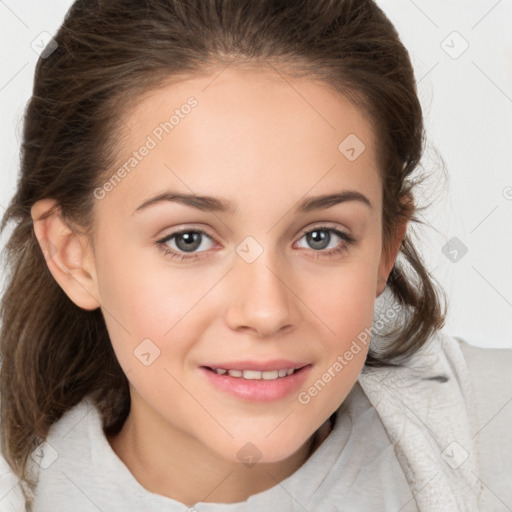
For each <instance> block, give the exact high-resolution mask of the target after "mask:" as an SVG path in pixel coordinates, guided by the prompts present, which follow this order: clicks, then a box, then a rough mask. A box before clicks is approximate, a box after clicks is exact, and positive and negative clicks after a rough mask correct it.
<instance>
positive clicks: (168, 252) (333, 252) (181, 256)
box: [156, 226, 356, 261]
mask: <svg viewBox="0 0 512 512" xmlns="http://www.w3.org/2000/svg"><path fill="white" fill-rule="evenodd" d="M313 231H328V232H330V233H334V234H335V235H337V236H338V237H339V238H341V239H342V240H344V243H343V244H341V245H340V246H338V247H335V248H334V249H329V250H328V251H326V250H319V251H315V250H314V249H312V250H313V252H316V253H317V254H316V256H315V259H318V258H319V257H327V258H333V257H335V256H337V255H339V254H342V253H344V252H345V251H348V250H349V246H350V245H351V244H353V243H354V242H355V241H356V240H355V239H354V238H353V237H352V236H350V235H348V234H347V233H344V232H343V231H339V230H338V229H335V228H331V227H329V226H315V227H313V228H311V229H309V230H307V231H304V232H303V233H302V234H301V236H300V238H299V240H300V239H301V238H302V237H303V236H305V235H307V234H309V233H312V232H313ZM184 233H200V234H201V235H205V236H207V237H208V238H210V239H212V240H214V239H213V237H211V236H210V235H209V234H208V233H207V232H206V231H204V230H202V229H199V228H194V229H182V230H180V231H175V232H174V233H171V234H169V235H167V236H166V237H165V238H162V239H160V240H157V241H156V245H157V246H158V248H159V249H160V250H161V251H162V252H163V254H164V256H168V257H170V258H172V259H174V258H178V260H179V261H183V260H190V261H194V260H196V259H198V258H201V257H202V256H201V253H190V254H186V253H179V252H176V251H175V250H174V249H169V246H168V245H167V242H168V241H169V240H172V239H173V238H174V237H175V236H177V235H182V234H184ZM214 241H215V240H214ZM202 252H206V251H202Z"/></svg>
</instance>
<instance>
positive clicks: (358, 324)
mask: <svg viewBox="0 0 512 512" xmlns="http://www.w3.org/2000/svg"><path fill="white" fill-rule="evenodd" d="M215 77H216V78H215ZM189 98H193V99H189ZM173 114H174V117H173V118H171V116H172V115H173ZM124 121H125V124H124V126H125V128H126V131H125V133H124V135H123V137H122V138H120V140H122V148H123V151H122V155H123V157H122V158H121V159H120V163H119V166H117V167H116V168H114V169H112V175H113V178H112V179H111V180H109V181H108V182H106V183H105V185H104V186H103V187H102V188H101V190H99V189H97V191H96V192H95V195H96V199H97V201H96V211H95V214H96V220H95V225H94V252H93V256H92V258H93V260H92V261H93V272H92V275H93V279H94V286H95V293H96V294H97V296H98V298H99V303H100V304H101V308H102V311H103V314H104V317H105V321H106V324H107V328H108V331H109V334H110V337H111V341H112V344H113V347H114V350H115V353H116V356H117V358H118V360H119V363H120V365H121V367H122V369H123V371H124V372H125V374H126V375H127V378H128V380H129V382H130V387H131V397H132V412H131V414H133V415H135V416H136V415H137V414H139V417H141V418H142V417H144V418H145V420H144V421H146V422H147V421H153V422H158V423H159V424H160V425H161V426H162V428H165V430H166V432H168V433H170V435H173V433H174V434H176V435H178V433H179V435H180V436H186V437H187V438H189V439H193V440H194V442H196V443H198V444H200V445H202V446H204V447H205V449H208V450H210V451H212V452H214V453H216V454H218V455H219V457H222V458H224V459H228V460H232V461H239V460H241V459H240V453H243V452H240V450H241V449H242V448H244V447H246V448H244V449H246V450H249V448H247V447H248V446H251V448H250V449H251V450H255V448H254V447H256V448H257V450H258V451H259V455H258V456H259V457H261V459H260V461H261V462H274V461H279V460H282V459H284V458H286V457H288V456H290V455H291V454H293V453H294V452H295V451H296V450H297V449H298V448H299V447H300V446H302V445H303V443H305V442H306V441H307V440H308V439H309V438H310V436H311V435H312V434H313V433H314V431H315V430H316V429H317V428H319V427H320V426H321V425H322V423H324V422H325V420H326V419H327V418H328V417H329V415H330V414H331V413H333V412H334V411H335V410H336V409H337V408H338V407H339V406H340V404H341V403H342V401H343V400H344V399H345V397H346V396H347V394H348V393H349V391H350V389H351V388H352V387H353V385H354V383H355V381H356V379H357V376H358V374H359V372H360V370H361V368H362V366H363V364H364V360H365V357H366V354H367V349H368V347H367V346H366V345H364V344H362V343H359V351H356V350H354V349H353V348H352V349H351V347H354V343H353V342H354V340H357V339H358V335H360V333H362V332H364V330H365V328H369V327H370V326H371V325H372V318H373V310H374V302H375V298H376V295H377V294H378V293H380V291H381V290H382V287H380V288H379V286H380V285H379V283H381V282H382V280H380V281H379V279H381V278H382V273H383V271H384V270H385V269H386V268H387V263H386V262H385V260H384V257H383V254H382V239H381V230H382V218H381V210H382V189H381V188H382V184H381V181H380V177H379V173H378V170H377V164H376V148H375V140H374V134H373V133H372V129H371V121H370V120H369V119H368V118H366V117H365V116H364V115H363V113H362V112H361V111H359V110H358V109H357V108H355V107H354V106H353V105H352V104H351V103H349V101H348V100H347V99H346V98H344V97H343V96H340V95H339V94H337V93H335V92H334V91H332V90H330V89H329V88H328V87H327V86H325V85H324V84H320V83H315V82H312V81H308V80H299V79H291V78H290V79H288V81H285V80H283V79H282V78H281V77H280V76H279V75H277V74H275V73H271V72H264V71H261V72H255V71H242V70H234V69H227V70H225V71H223V72H222V73H221V74H220V75H218V73H215V74H212V75H211V76H208V77H195V78H192V79H187V80H184V81H182V82H179V83H173V84H171V85H168V86H165V87H163V88H161V89H159V90H158V91H153V92H152V93H150V94H147V95H146V96H145V97H144V98H143V99H142V101H141V102H140V103H139V104H138V105H137V107H136V108H135V109H134V110H132V111H130V112H129V113H128V114H127V115H126V118H125V119H124ZM166 123H167V124H166ZM144 148H146V149H144ZM124 164H126V165H125V166H124V170H125V172H123V171H118V169H120V168H122V166H123V165H124ZM116 173H117V174H116ZM114 175H115V176H114ZM179 194H182V195H193V196H194V197H192V198H190V197H189V198H188V199H186V198H185V199H184V198H182V199H179V198H176V195H179ZM328 195H337V196H336V197H334V199H333V198H331V199H330V200H327V201H323V202H317V204H315V202H314V199H315V198H319V197H320V196H328ZM196 196H208V197H209V198H214V199H209V200H208V199H200V198H199V197H196ZM173 197H174V199H173ZM155 198H157V199H155ZM158 198H160V200H158ZM308 205H309V206H308ZM385 277H387V276H384V278H385ZM347 351H349V352H351V353H352V357H351V358H350V359H348V358H347V357H345V356H344V355H345V354H346V352H347ZM340 357H341V359H342V360H343V363H342V362H341V359H340ZM336 363H338V364H336ZM340 366H341V369H340ZM217 368H220V369H225V370H244V369H245V370H252V371H253V372H252V373H251V372H248V373H244V374H243V376H242V377H238V376H236V375H238V374H237V373H236V372H229V373H225V374H223V375H221V374H218V373H217V372H215V371H214V370H215V369H217ZM292 368H293V369H294V373H293V374H292V375H289V376H286V377H280V378H277V379H275V377H276V374H277V376H278V377H279V369H281V370H288V369H292ZM298 368H300V370H297V369H298ZM258 370H260V371H261V370H264V371H265V373H263V374H259V373H258ZM254 372H256V373H254ZM267 372H268V373H267ZM221 373H222V370H221ZM326 373H329V374H330V378H328V376H327V377H326ZM282 374H283V372H281V375H282ZM258 377H261V378H259V379H258ZM253 378H254V379H253ZM319 381H321V383H320V384H319ZM315 383H316V387H315ZM315 389H316V391H315ZM141 411H144V414H142V412H141ZM141 421H142V420H141ZM247 443H252V445H248V444H247Z"/></svg>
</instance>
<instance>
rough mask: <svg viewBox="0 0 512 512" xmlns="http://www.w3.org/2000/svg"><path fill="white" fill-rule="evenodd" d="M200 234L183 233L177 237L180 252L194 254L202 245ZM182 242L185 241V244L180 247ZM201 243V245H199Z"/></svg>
mask: <svg viewBox="0 0 512 512" xmlns="http://www.w3.org/2000/svg"><path fill="white" fill-rule="evenodd" d="M200 236H201V234H200V233H195V232H189V233H181V234H180V235H177V238H176V245H177V246H178V248H179V249H180V250H183V251H187V252H192V251H194V250H195V249H197V248H198V247H199V246H200V245H201V243H200V240H199V239H200ZM180 241H184V242H185V244H183V246H181V247H180ZM198 241H199V243H198Z"/></svg>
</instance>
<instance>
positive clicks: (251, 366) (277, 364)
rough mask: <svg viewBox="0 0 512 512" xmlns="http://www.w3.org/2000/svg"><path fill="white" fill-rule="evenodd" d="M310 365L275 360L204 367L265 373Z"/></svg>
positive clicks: (235, 362) (226, 363)
mask: <svg viewBox="0 0 512 512" xmlns="http://www.w3.org/2000/svg"><path fill="white" fill-rule="evenodd" d="M308 364H310V363H304V362H297V361H290V360H289V359H273V360H272V361H230V362H224V363H211V364H205V365H202V366H205V367H207V368H211V369H212V370H216V369H217V368H223V369H224V370H261V371H263V372H270V371H274V370H281V369H289V368H296V369H298V368H302V367H303V366H307V365H308Z"/></svg>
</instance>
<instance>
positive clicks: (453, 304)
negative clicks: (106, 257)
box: [0, 0, 512, 347]
mask: <svg viewBox="0 0 512 512" xmlns="http://www.w3.org/2000/svg"><path fill="white" fill-rule="evenodd" d="M71 4H72V2H71V1H70V0H46V1H44V2H41V1H40V0H25V1H23V2H17V1H15V0H4V1H0V59H1V60H0V62H1V66H0V106H1V113H2V116H1V118H0V130H1V132H0V141H1V146H0V157H1V162H2V167H1V172H0V214H1V213H3V211H4V209H5V207H6V206H7V204H8V202H9V200H10V197H11V196H12V194H13V192H14V187H15V183H16V176H17V171H18V148H19V143H20V135H21V119H22V115H23V110H24V107H25V104H26V102H27V101H28V99H29V97H30V94H31V88H32V80H33V72H34V67H35V64H36V61H37V58H38V56H37V54H36V53H35V52H34V50H33V49H32V48H31V44H32V43H33V41H34V40H36V41H37V40H38V36H39V35H40V34H41V32H43V31H46V32H49V33H50V34H53V33H54V32H55V31H56V30H57V28H58V26H59V25H60V23H61V21H62V19H63V17H64V14H65V12H66V11H67V9H68V8H69V6H70V5H71ZM378 4H379V5H380V6H381V7H382V9H383V10H384V11H385V12H386V14H387V15H388V16H389V17H390V19H391V21H392V22H393V23H394V24H395V26H396V28H397V30H398V32H399V34H400V37H401V39H402V41H403V42H404V44H405V46H406V47H407V48H408V49H409V52H410V54H411V59H412V62H413V65H414V68H415V74H416V80H417V83H418V92H419V96H420V100H421V102H422V105H423V109H424V115H425V122H426V130H427V135H428V147H427V151H426V153H425V158H424V159H423V162H422V165H423V167H425V168H426V169H427V170H429V171H430V170H431V169H434V168H435V167H436V166H437V167H439V166H440V165H441V164H442V162H443V161H444V164H445V166H446V171H447V175H448V178H447V180H445V179H444V178H443V173H442V171H437V172H436V174H435V176H437V177H436V178H435V179H433V180H431V181H430V182H429V184H428V186H427V187H425V188H424V191H425V192H424V195H425V196H426V198H427V200H428V201H432V200H434V203H433V204H432V207H431V209H430V210H429V212H428V214H426V215H425V220H426V221H427V223H428V224H429V226H430V227H427V228H422V229H421V230H420V231H418V234H419V236H420V237H421V244H420V245H419V248H420V252H421V253H422V254H423V255H424V258H425V260H426V262H427V266H428V268H429V271H430V272H431V273H432V275H433V276H434V277H436V278H437V279H438V281H439V282H440V283H441V285H442V286H443V287H444V289H445V290H446V293H447V296H448V298H449V315H448V321H447V324H446V327H445V330H446V331H447V332H448V333H450V334H454V335H458V336H462V337H464V338H465V339H467V340H468V341H469V342H471V343H473V344H475V345H480V346H489V347H512V156H511V153H510V150H511V146H512V36H511V34H512V30H511V29H510V27H512V0H500V1H497V0H479V1H467V0H458V1H456V0H428V1H427V0H415V1H412V0H380V1H378ZM454 32H456V33H455V34H454ZM466 45H469V46H468V48H467V49H466V51H464V52H463V53H461V52H462V50H463V49H464V48H465V46H466ZM459 54H460V55H459ZM436 151H437V153H436ZM438 154H439V155H441V157H442V160H440V159H439V157H438V156H437V155H438ZM7 235H8V233H4V235H3V236H2V239H1V240H0V243H1V246H2V247H3V245H4V244H5V240H6V238H7ZM453 237H457V238H458V239H459V240H460V241H461V242H462V243H463V244H464V246H466V247H467V253H466V254H464V255H463V257H462V258H461V257H460V256H461V254H462V252H461V251H460V248H456V247H455V246H452V245H449V246H448V250H445V252H446V253H447V254H448V255H449V252H451V256H450V257H451V258H454V259H457V261H456V262H453V261H451V260H450V259H449V258H448V257H447V256H446V255H445V253H443V250H442V249H443V246H445V244H446V243H447V242H448V241H449V240H451V239H452V238H453ZM454 248H455V250H456V251H457V252H456V253H455V252H453V249H454Z"/></svg>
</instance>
